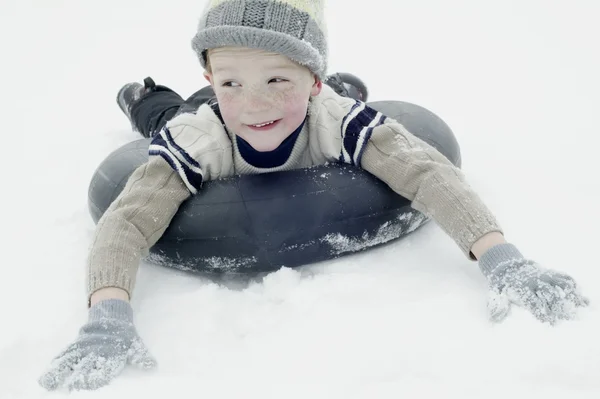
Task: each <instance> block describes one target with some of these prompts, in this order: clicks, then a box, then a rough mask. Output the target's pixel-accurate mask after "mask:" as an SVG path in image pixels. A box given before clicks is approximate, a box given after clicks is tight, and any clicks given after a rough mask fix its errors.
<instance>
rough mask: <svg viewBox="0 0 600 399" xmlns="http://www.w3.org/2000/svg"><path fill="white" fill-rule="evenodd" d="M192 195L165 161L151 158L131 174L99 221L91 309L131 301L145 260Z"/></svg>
mask: <svg viewBox="0 0 600 399" xmlns="http://www.w3.org/2000/svg"><path fill="white" fill-rule="evenodd" d="M190 195H191V194H190V191H189V190H188V188H187V187H186V186H185V184H184V183H183V181H182V180H181V178H180V177H179V175H178V174H177V173H176V172H175V171H174V170H173V168H172V167H171V166H170V165H169V164H168V163H167V162H166V161H165V160H164V159H163V158H161V157H150V159H149V161H148V162H147V163H145V164H144V165H142V166H140V167H138V168H137V169H136V170H135V171H134V172H133V174H132V175H131V177H130V178H129V180H128V181H127V184H126V185H125V188H124V189H123V191H122V192H121V194H120V195H119V196H118V197H117V198H116V199H115V201H113V203H112V204H111V205H110V207H109V208H108V209H107V210H106V212H105V213H104V215H103V216H102V218H100V220H99V221H98V225H97V227H96V232H95V237H94V241H93V243H92V247H91V250H90V254H89V257H88V306H91V305H92V304H93V303H96V302H98V301H99V300H102V299H109V298H116V299H125V300H128V299H130V298H131V295H132V291H133V288H134V285H135V278H136V275H137V270H138V266H139V263H140V261H141V259H142V258H143V257H145V256H146V255H147V254H148V251H149V248H150V247H152V246H153V245H154V244H155V243H156V241H158V239H159V238H160V237H161V236H162V234H163V233H164V232H165V230H166V229H167V227H168V226H169V224H170V222H171V220H172V218H173V217H174V216H175V214H176V212H177V210H178V209H179V206H180V205H181V203H183V202H184V201H185V200H186V199H188V198H189V197H190ZM92 299H93V303H92Z"/></svg>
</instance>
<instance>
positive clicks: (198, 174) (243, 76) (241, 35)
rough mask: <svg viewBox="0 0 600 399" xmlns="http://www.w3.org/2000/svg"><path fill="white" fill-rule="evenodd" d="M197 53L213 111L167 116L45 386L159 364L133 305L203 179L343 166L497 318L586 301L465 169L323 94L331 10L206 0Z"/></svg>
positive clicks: (116, 210) (93, 258)
mask: <svg viewBox="0 0 600 399" xmlns="http://www.w3.org/2000/svg"><path fill="white" fill-rule="evenodd" d="M193 48H194V50H195V51H196V52H197V54H198V56H199V59H200V62H201V64H202V66H203V67H205V73H204V75H205V77H206V79H207V80H208V81H209V82H210V85H211V87H212V88H213V90H214V93H215V95H216V98H217V103H216V104H203V105H202V106H200V107H199V108H198V109H197V110H193V112H188V113H182V114H180V115H178V116H176V117H175V118H174V119H172V120H170V121H169V122H168V123H167V124H166V125H165V126H164V128H162V129H161V130H160V132H159V133H158V134H156V135H155V136H154V139H153V142H152V144H151V146H150V149H149V155H150V156H149V159H148V162H147V163H146V164H144V165H142V166H141V167H140V168H138V169H137V170H136V171H135V172H134V173H133V175H132V176H131V178H130V179H129V181H128V183H127V185H126V187H125V188H124V190H123V192H122V193H121V195H120V196H119V197H118V198H117V199H116V200H115V201H114V203H113V204H112V205H111V206H110V208H109V209H108V210H107V211H106V213H105V214H104V216H103V217H102V219H101V220H100V221H99V223H98V226H97V231H96V237H95V239H94V242H93V245H92V248H91V251H90V256H89V264H88V268H89V285H88V288H89V297H88V306H89V307H90V309H89V320H88V323H87V324H85V325H84V326H83V327H82V329H81V331H80V335H79V337H78V339H77V340H76V341H75V342H74V343H73V344H72V345H70V346H69V347H68V348H67V349H66V350H65V351H64V352H63V353H61V354H60V355H59V356H57V358H56V359H55V360H54V362H53V364H52V367H51V369H50V370H49V371H48V372H47V373H46V374H45V375H43V376H42V378H41V379H40V384H41V385H42V386H43V387H45V388H47V389H56V388H58V387H59V386H62V385H66V386H67V387H69V388H70V389H72V388H75V389H95V388H98V387H100V386H103V385H105V384H107V383H109V382H110V381H111V380H112V379H113V378H114V377H115V376H117V375H118V374H119V373H120V371H121V370H122V369H123V367H124V366H125V365H126V363H128V362H129V363H132V364H136V365H139V366H141V367H144V368H150V367H153V366H154V365H155V364H156V362H155V360H154V358H153V357H152V356H151V355H150V354H149V351H148V349H147V348H146V347H145V345H144V344H143V342H142V340H141V338H140V337H139V335H138V334H137V332H136V329H135V327H134V324H133V316H132V309H131V306H130V304H129V299H130V297H131V294H132V290H133V286H134V282H135V276H136V273H137V267H138V264H139V262H140V259H141V258H142V257H143V256H144V255H145V254H147V253H148V249H149V248H150V247H151V246H152V245H153V244H154V243H155V242H156V241H157V240H158V239H159V238H160V237H161V235H162V234H163V233H164V231H165V229H166V228H167V226H168V225H169V222H170V220H171V219H172V217H173V216H174V215H175V213H176V212H177V209H178V208H179V205H180V204H181V203H183V202H184V201H185V200H186V199H188V198H189V197H190V196H191V195H195V194H198V195H201V191H202V188H201V185H202V182H203V181H206V180H212V179H219V178H223V177H228V176H232V175H233V174H247V173H266V172H271V171H279V170H289V169H294V168H302V167H307V166H311V165H317V164H323V163H325V162H336V161H341V162H345V163H349V164H352V165H356V166H357V167H362V168H363V169H365V170H367V171H368V172H370V173H372V174H373V175H375V176H376V177H378V178H379V179H381V180H383V181H384V182H386V183H387V184H388V185H389V186H390V187H391V188H392V189H393V190H394V191H396V192H397V193H398V194H399V195H402V196H404V197H407V198H409V199H410V200H411V201H412V206H413V207H414V208H415V209H417V210H419V211H421V212H423V213H424V214H426V215H428V216H430V217H431V218H433V219H434V220H435V221H436V222H437V223H438V224H439V225H440V227H441V228H442V229H443V230H444V231H446V233H447V234H449V235H450V237H452V239H453V240H454V241H455V242H456V243H457V245H458V246H459V248H460V249H461V250H462V251H463V253H464V254H465V256H466V257H467V258H468V259H471V260H477V261H478V262H479V266H480V268H481V270H482V272H483V274H484V275H485V276H486V277H487V278H488V281H489V284H490V288H491V292H492V293H493V294H494V295H493V299H494V300H493V301H491V302H490V304H491V305H492V306H491V307H490V311H491V316H492V318H493V319H494V320H501V319H502V318H504V317H505V316H506V314H507V313H508V310H509V307H510V303H511V302H512V303H516V304H519V305H521V306H524V307H525V308H527V309H528V310H530V311H531V312H532V313H533V314H534V315H535V316H536V317H537V318H538V319H539V320H541V321H543V322H548V323H554V322H556V321H557V320H558V319H567V318H569V317H570V316H571V314H572V312H571V310H572V308H575V307H577V306H585V305H586V304H587V300H586V299H585V298H584V297H582V296H581V295H579V294H578V292H577V287H576V284H575V282H574V281H573V279H572V278H571V277H569V276H566V275H563V274H558V273H555V272H552V271H549V270H545V269H542V268H541V267H539V265H537V264H536V263H535V262H533V261H530V260H528V259H525V258H524V257H523V256H522V255H521V253H520V252H519V251H518V249H517V248H516V247H515V246H514V245H512V244H509V243H507V242H506V241H505V240H504V236H503V232H502V229H501V228H500V226H499V225H498V223H497V221H496V219H495V218H494V216H493V215H492V214H491V212H490V211H489V210H488V209H487V208H486V207H485V205H484V204H483V203H482V201H481V200H480V199H479V197H478V196H477V195H476V194H475V193H474V192H473V191H472V190H471V188H470V187H469V186H468V184H467V183H466V182H465V180H464V178H463V176H462V174H461V171H460V170H459V169H457V168H456V167H455V166H454V165H453V164H451V163H450V162H449V161H448V160H447V159H446V158H445V157H444V156H442V155H441V154H440V153H439V152H438V151H437V150H435V149H434V148H433V147H431V146H429V145H428V144H426V143H425V142H424V141H422V140H420V139H418V138H417V137H416V136H414V135H413V134H411V133H410V132H408V131H407V130H406V129H405V128H404V126H402V125H401V124H399V123H398V122H396V121H394V120H392V119H390V118H387V117H385V116H383V115H381V114H379V113H377V112H373V110H371V109H369V108H368V107H367V106H366V105H365V104H364V102H361V101H355V100H353V99H351V98H347V97H343V96H340V95H338V94H336V93H335V92H334V91H333V90H332V89H331V88H330V87H328V86H327V85H323V84H322V80H323V79H324V77H325V70H326V67H327V45H326V40H325V24H324V20H323V0H280V1H275V0H269V1H267V0H260V1H257V0H254V1H253V0H245V1H242V0H212V1H209V4H208V5H207V7H206V9H205V11H204V16H203V18H202V21H201V23H200V26H199V29H198V33H197V34H196V36H195V37H194V39H193ZM133 108H135V107H133ZM133 108H131V111H132V112H133ZM125 109H126V110H129V109H130V108H129V106H127V107H125ZM148 132H149V133H148V134H149V135H150V134H153V133H150V132H151V130H148ZM340 132H341V133H340Z"/></svg>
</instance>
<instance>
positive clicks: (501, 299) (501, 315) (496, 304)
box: [488, 289, 510, 323]
mask: <svg viewBox="0 0 600 399" xmlns="http://www.w3.org/2000/svg"><path fill="white" fill-rule="evenodd" d="M488 313H489V316H490V320H492V321H493V322H494V323H499V322H501V321H502V320H504V319H505V318H506V316H508V314H509V313H510V300H509V299H508V298H507V297H506V295H503V294H502V293H500V292H499V291H498V290H495V289H492V290H490V293H489V296H488Z"/></svg>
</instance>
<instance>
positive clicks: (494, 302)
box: [479, 244, 589, 325]
mask: <svg viewBox="0 0 600 399" xmlns="http://www.w3.org/2000/svg"><path fill="white" fill-rule="evenodd" d="M479 266H480V267H481V270H482V272H483V274H484V275H485V276H486V277H487V278H488V281H489V284H490V300H489V303H488V310H489V311H490V317H491V319H492V320H493V321H496V322H499V321H502V320H503V319H504V318H505V317H506V316H507V315H508V313H509V311H510V306H511V303H514V304H516V305H519V306H522V307H524V308H526V309H528V310H529V311H530V312H531V313H533V315H534V316H535V317H536V318H537V319H538V320H540V321H542V322H545V323H550V324H552V325H553V324H555V323H556V322H557V321H558V320H561V319H562V320H568V319H570V318H572V317H573V315H574V313H575V310H576V308H577V307H582V306H587V305H588V304H589V301H588V299H587V298H585V297H583V296H582V295H580V293H579V290H578V287H577V284H576V283H575V280H573V278H571V277H569V276H567V275H566V274H561V273H557V272H554V271H552V270H547V269H542V268H541V267H540V266H539V265H538V264H537V263H536V262H534V261H532V260H528V259H525V258H524V257H523V255H521V253H520V252H519V250H518V249H517V248H516V247H515V246H514V245H512V244H499V245H496V246H494V247H492V248H490V249H489V250H487V252H485V253H484V254H483V256H482V257H481V259H479Z"/></svg>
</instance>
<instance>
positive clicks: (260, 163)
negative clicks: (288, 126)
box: [235, 119, 306, 168]
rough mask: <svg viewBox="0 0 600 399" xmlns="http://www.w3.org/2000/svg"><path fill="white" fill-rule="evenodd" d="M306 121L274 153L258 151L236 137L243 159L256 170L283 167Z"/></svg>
mask: <svg viewBox="0 0 600 399" xmlns="http://www.w3.org/2000/svg"><path fill="white" fill-rule="evenodd" d="M305 121H306V119H305V120H304V121H302V124H300V126H299V127H298V128H297V129H296V130H294V132H293V133H292V134H290V135H289V136H288V137H287V138H286V139H285V140H283V142H282V143H281V144H279V147H277V148H275V149H274V150H272V151H263V152H261V151H256V150H255V149H254V148H252V146H251V145H250V144H249V143H248V142H247V141H246V140H244V139H243V138H241V137H240V136H237V135H236V136H235V139H236V141H237V146H238V149H239V150H240V154H241V155H242V158H244V161H246V162H248V163H249V164H250V165H252V166H254V167H256V168H276V167H277V166H281V165H283V164H284V163H285V162H286V161H287V160H288V158H289V157H290V154H291V153H292V150H293V149H294V144H296V140H297V139H298V136H299V135H300V132H301V131H302V127H303V126H304V122H305ZM267 134H268V133H267Z"/></svg>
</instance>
